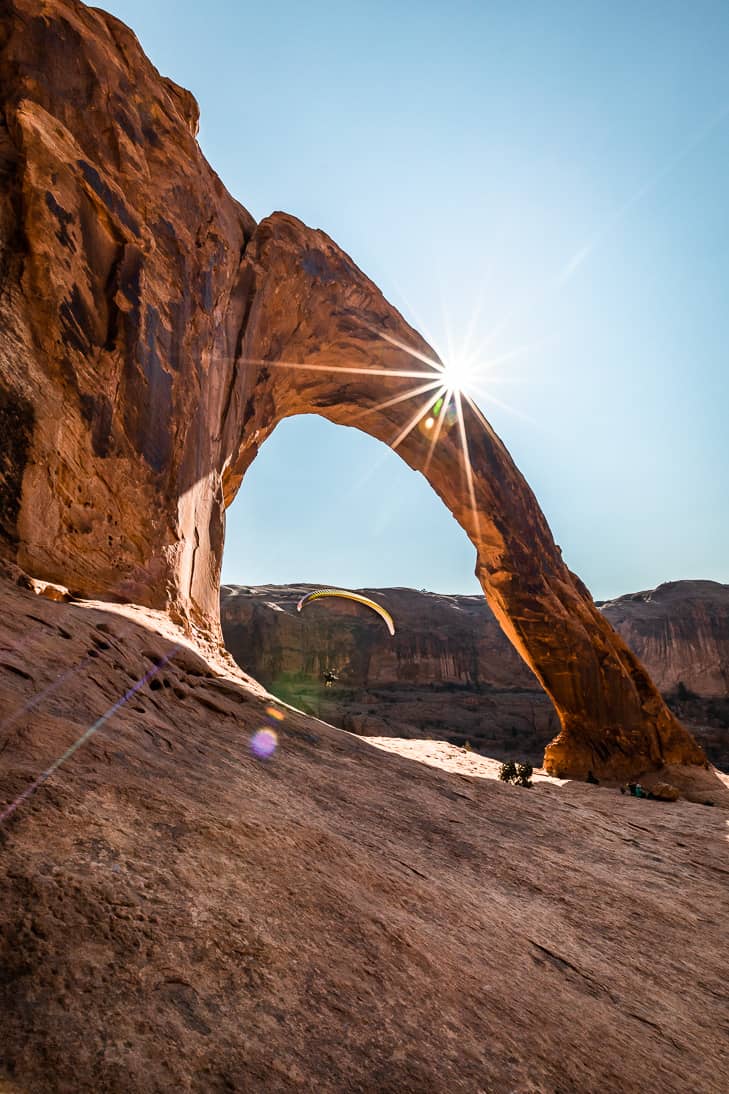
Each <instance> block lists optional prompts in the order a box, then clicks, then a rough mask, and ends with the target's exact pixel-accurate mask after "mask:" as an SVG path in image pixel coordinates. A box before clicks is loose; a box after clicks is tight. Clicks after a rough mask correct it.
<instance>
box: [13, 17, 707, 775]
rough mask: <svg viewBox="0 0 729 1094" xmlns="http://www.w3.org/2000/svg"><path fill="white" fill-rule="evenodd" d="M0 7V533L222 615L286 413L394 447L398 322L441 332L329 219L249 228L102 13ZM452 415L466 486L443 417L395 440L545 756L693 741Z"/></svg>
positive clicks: (503, 472)
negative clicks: (548, 732)
mask: <svg viewBox="0 0 729 1094" xmlns="http://www.w3.org/2000/svg"><path fill="white" fill-rule="evenodd" d="M0 14H2V17H3V18H2V27H3V29H2V40H1V42H0V80H1V85H2V103H1V104H0V108H1V110H2V122H1V124H0V173H1V174H2V198H1V199H0V239H1V240H2V242H1V244H0V293H1V301H2V304H1V307H2V327H1V328H0V361H2V384H1V386H0V424H2V435H3V438H4V441H3V444H4V447H3V451H2V456H1V458H0V498H1V500H2V506H1V511H2V519H1V520H0V531H1V538H2V552H3V554H4V555H5V556H6V557H9V558H11V559H12V560H13V561H15V562H17V563H18V564H19V565H20V566H21V567H23V568H24V569H25V570H27V571H29V572H31V573H33V574H34V575H37V576H40V577H44V578H49V579H52V580H56V581H61V582H63V583H64V584H67V585H69V586H70V587H71V588H72V589H73V590H74V591H75V592H77V593H79V594H81V595H96V596H103V597H108V598H116V599H128V600H133V601H136V602H138V603H141V604H144V605H147V606H151V607H163V608H165V609H166V610H168V611H169V612H170V613H171V614H172V615H173V617H174V618H176V619H177V620H182V621H185V622H186V623H188V624H189V625H190V626H191V627H193V628H198V629H199V630H200V631H202V632H204V633H206V634H208V635H209V634H211V633H212V634H213V635H217V634H219V620H218V610H219V609H218V587H219V573H220V562H221V556H222V548H223V534H224V510H225V507H226V505H227V504H229V503H230V501H231V500H232V499H233V497H234V496H235V492H236V490H237V488H238V486H239V484H240V482H241V480H242V476H243V475H244V473H245V470H246V468H247V467H248V466H249V464H250V462H251V461H252V459H253V458H254V457H255V455H256V452H257V451H258V448H259V447H260V445H261V444H262V443H263V441H264V440H265V438H266V437H267V436H268V435H269V434H270V433H271V431H272V430H273V429H274V428H275V426H276V424H277V422H279V421H280V420H281V419H282V418H284V417H286V416H288V415H292V414H298V413H305V412H308V413H311V412H314V413H318V414H321V415H323V416H325V417H327V418H328V419H330V420H331V421H333V422H336V423H339V424H342V425H355V426H357V427H358V428H361V429H363V430H366V431H367V432H368V433H370V434H372V435H373V436H375V437H378V438H379V439H380V440H382V441H384V442H385V443H388V444H390V443H392V442H393V441H394V439H395V437H397V436H399V435H400V433H401V431H402V430H403V428H404V427H405V426H406V425H407V424H408V422H409V420H410V419H411V417H412V414H413V410H412V403H411V402H410V401H404V402H393V401H392V400H393V399H394V398H395V397H396V396H397V395H399V394H402V393H404V392H405V390H407V388H408V385H412V380H411V379H407V378H404V377H402V376H399V375H397V373H398V372H400V371H403V370H407V369H410V370H412V367H413V361H412V358H411V356H410V355H409V354H407V353H405V352H404V351H403V350H402V349H401V348H399V346H398V345H397V344H396V343H397V342H400V343H404V344H406V345H407V346H409V347H412V348H413V349H415V350H416V351H417V352H419V353H421V354H423V355H425V356H427V357H430V358H432V357H433V351H432V350H431V349H430V347H428V346H427V344H426V343H425V342H424V341H423V340H422V338H420V336H419V335H418V334H417V332H415V331H414V330H412V329H411V328H410V327H409V326H408V325H407V323H405V321H404V320H403V318H402V317H401V316H400V315H399V314H398V312H397V311H396V310H395V309H394V308H392V307H391V306H390V305H389V304H388V303H387V301H386V300H385V299H384V298H383V297H382V295H381V293H380V292H379V291H378V289H377V288H376V286H375V285H373V284H372V282H371V281H369V280H368V279H367V278H366V277H365V276H364V274H362V273H361V271H359V270H358V269H357V267H356V266H355V265H354V263H353V262H352V261H351V259H349V258H348V256H347V255H345V254H344V253H343V252H342V251H341V250H340V249H339V248H338V247H337V246H336V244H334V243H333V242H332V241H331V240H330V239H329V238H328V237H327V236H326V235H325V234H324V233H322V232H319V231H313V230H311V229H309V228H307V227H306V226H305V225H303V224H301V223H300V222H299V221H298V220H296V219H295V218H293V217H290V216H286V215H284V214H280V213H277V214H275V215H274V216H272V217H270V218H268V219H267V220H265V221H264V222H262V223H261V224H260V225H258V226H256V225H255V224H254V222H253V220H252V218H251V217H250V215H249V214H248V213H247V212H246V211H245V210H244V209H243V208H242V207H241V206H240V205H238V204H237V203H236V202H235V201H234V200H233V199H232V198H231V197H230V195H229V194H228V193H227V192H226V191H225V189H224V187H223V186H222V184H221V183H220V181H219V179H218V178H217V177H216V175H215V174H214V172H213V171H212V170H211V169H210V167H209V166H208V164H207V163H206V161H205V160H204V158H203V156H202V154H201V152H200V149H199V147H198V145H197V143H196V141H195V132H196V126H197V108H196V106H195V103H194V101H193V99H192V97H191V96H190V94H189V93H188V92H186V91H183V90H182V89H180V88H179V87H177V85H175V84H173V83H172V82H171V81H169V80H166V79H164V78H162V77H161V76H160V75H159V73H157V71H156V70H155V69H154V68H153V66H152V65H151V64H150V63H149V61H148V60H147V59H146V57H145V56H144V54H143V53H142V50H141V48H140V47H139V44H138V42H137V40H136V38H135V37H134V35H133V34H132V33H131V31H129V30H128V29H127V28H126V27H124V26H123V25H122V24H121V23H120V22H119V21H118V20H116V19H114V18H112V17H111V16H108V15H106V14H104V13H103V12H100V11H98V10H96V9H92V8H87V7H85V6H84V5H82V4H80V3H78V2H76V0H48V2H46V3H44V4H43V5H39V4H38V3H36V2H35V0H2V3H0ZM384 335H387V337H388V338H389V339H393V340H394V341H386V340H385V339H384V337H383V336H384ZM282 360H283V361H289V362H296V363H298V364H300V365H302V364H303V365H305V366H306V370H305V371H300V370H295V369H291V368H282V367H279V366H278V365H277V364H276V362H280V361H282ZM353 365H355V366H357V367H360V368H362V369H363V370H365V371H364V373H363V374H361V375H358V374H354V373H351V372H347V371H345V367H352V366H353ZM426 367H427V366H426ZM383 397H384V404H383ZM465 418H466V421H465V425H466V431H467V434H468V437H469V446H470V459H471V462H472V466H473V483H472V489H470V488H469V486H468V484H467V481H466V476H465V475H464V473H463V456H462V441H461V437H460V435H459V431H458V430H457V429H453V430H451V431H450V432H446V431H444V433H443V435H442V437H441V439H440V441H439V443H438V445H437V447H436V450H435V455H434V458H433V459H432V461H431V462H430V463H429V464H427V455H428V442H427V440H426V438H424V437H423V435H422V434H421V433H420V431H418V430H417V429H416V430H413V431H412V432H411V433H410V434H409V435H408V436H407V437H406V438H405V439H404V440H403V442H402V444H401V445H400V447H399V449H398V451H399V452H400V454H401V455H402V457H403V458H404V459H405V460H406V462H407V463H408V464H409V465H410V466H411V467H414V468H416V469H418V470H420V471H422V472H423V473H424V474H425V475H426V477H427V478H428V480H429V482H430V483H431V485H432V486H433V489H434V490H435V491H436V492H437V493H438V494H439V495H440V497H441V498H442V499H443V501H444V503H445V504H446V505H447V507H448V508H449V509H450V511H451V512H452V513H453V515H454V516H455V518H456V519H457V520H458V521H459V523H460V524H461V526H462V527H463V529H464V531H465V533H466V534H467V535H468V536H469V538H470V539H471V540H472V542H473V543H474V545H475V547H476V550H477V556H478V563H477V573H478V576H479V579H480V581H481V584H482V586H483V589H484V593H485V595H486V598H487V600H488V601H489V604H490V606H491V608H492V610H493V611H494V614H495V615H496V618H497V619H498V621H499V623H500V624H501V626H502V627H503V628H504V630H505V632H506V633H507V635H508V637H509V638H510V639H511V641H512V643H513V644H514V646H515V647H516V649H517V650H518V652H519V653H520V654H521V655H522V657H524V659H525V660H526V661H527V663H528V664H529V665H530V667H531V668H532V670H533V671H534V673H535V674H536V675H537V677H538V678H539V680H540V681H541V682H542V684H543V686H544V687H545V689H546V690H547V692H548V693H549V694H550V696H551V697H552V699H553V701H554V704H555V707H556V708H557V710H558V712H559V716H560V719H561V722H562V732H561V733H560V735H559V737H558V738H557V739H556V740H555V741H554V742H553V743H552V744H551V745H550V746H549V748H548V750H547V754H546V762H547V765H548V767H549V768H550V769H551V770H553V771H555V772H561V773H572V774H577V775H580V774H584V773H586V771H587V770H588V769H589V768H592V769H593V770H595V771H596V772H600V773H605V774H608V773H612V774H623V773H628V772H632V771H635V770H636V769H637V768H641V767H646V766H648V767H657V766H660V765H661V764H662V763H663V762H694V763H700V762H702V761H703V755H702V753H701V751H700V749H699V748H698V747H697V745H696V744H695V742H694V741H693V739H692V738H691V737H690V735H689V734H688V733H687V732H686V731H685V730H684V729H683V727H682V726H681V725H680V724H679V723H678V722H677V721H676V719H675V718H674V717H673V716H672V715H671V713H670V712H669V711H668V710H667V708H666V707H665V705H664V703H663V701H662V699H661V698H660V695H659V694H658V692H657V691H656V689H655V687H654V686H653V684H652V682H651V680H650V678H649V677H648V675H647V673H646V672H645V670H644V668H643V667H642V665H641V664H640V663H639V662H638V661H637V659H636V658H635V656H634V655H633V654H632V653H631V652H630V651H629V650H628V648H627V647H626V646H625V644H624V643H623V642H622V640H621V639H620V638H619V637H618V636H617V635H616V634H615V632H614V631H613V630H612V628H611V627H610V626H609V624H608V623H607V622H606V621H605V619H604V618H603V617H602V616H601V615H600V613H599V611H598V610H597V608H596V607H595V606H594V604H593V603H592V600H591V598H590V596H589V594H588V592H587V590H586V589H585V588H584V586H583V585H582V584H581V582H580V581H579V579H578V578H576V577H575V576H574V575H573V574H571V573H570V571H569V570H568V569H567V567H566V566H565V565H564V563H563V562H562V559H561V557H560V553H559V551H558V549H557V548H556V547H555V544H554V541H553V539H552V536H551V533H550V531H549V528H548V527H547V524H546V521H545V519H544V516H543V515H542V513H541V511H540V509H539V506H538V505H537V502H536V500H535V498H534V496H533V494H532V493H531V491H530V489H529V487H528V485H527V483H526V482H525V481H524V479H523V477H522V476H521V475H520V473H519V471H518V470H517V468H516V467H515V466H514V463H513V461H512V460H511V458H510V456H509V454H508V452H507V451H506V449H505V447H504V445H503V444H502V442H501V441H500V440H499V438H498V437H497V436H496V435H495V434H494V433H493V431H492V430H491V429H490V427H489V426H488V424H487V423H486V422H485V421H484V420H483V419H481V418H480V417H478V416H477V415H475V414H474V413H472V412H471V410H470V409H469V408H466V415H465Z"/></svg>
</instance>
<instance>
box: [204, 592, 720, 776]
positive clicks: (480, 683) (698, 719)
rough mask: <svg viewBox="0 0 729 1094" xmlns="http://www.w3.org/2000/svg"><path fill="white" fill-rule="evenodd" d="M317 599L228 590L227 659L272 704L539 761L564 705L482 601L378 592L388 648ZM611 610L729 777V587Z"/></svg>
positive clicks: (358, 613) (361, 728) (362, 617)
mask: <svg viewBox="0 0 729 1094" xmlns="http://www.w3.org/2000/svg"><path fill="white" fill-rule="evenodd" d="M311 588H313V586H273V585H271V586H262V587H258V588H254V589H251V588H248V587H240V586H223V587H222V589H221V620H222V625H223V633H224V636H225V641H226V645H227V647H228V649H229V650H230V652H231V653H232V654H233V656H234V657H235V659H236V661H237V662H238V663H239V664H240V665H241V666H242V667H243V668H244V669H245V670H246V671H247V672H250V673H251V675H252V676H254V677H255V678H256V679H257V680H260V681H261V682H262V683H263V684H265V686H266V687H268V688H270V689H271V690H272V691H273V692H274V694H276V695H279V696H280V697H281V698H283V699H285V700H287V701H288V702H291V703H293V704H294V705H296V706H298V707H299V708H300V709H303V710H307V711H309V712H310V713H314V714H317V715H319V716H321V717H324V718H326V720H327V721H329V722H331V723H332V724H334V725H338V726H341V727H342V728H343V729H348V730H353V731H355V732H357V733H363V734H365V735H367V736H370V735H373V734H380V735H389V736H395V737H433V738H441V739H445V740H448V741H452V742H454V743H457V744H463V743H464V742H465V741H469V742H470V744H471V745H472V746H473V747H474V748H477V749H479V750H481V751H483V752H485V753H486V754H487V755H489V756H498V757H502V758H507V757H515V758H516V757H518V758H523V759H528V760H530V761H531V762H532V763H534V764H540V763H541V761H542V756H543V753H544V748H545V746H546V745H547V744H548V742H549V740H550V739H551V738H552V737H553V736H554V732H555V725H556V723H555V712H554V708H553V706H552V704H551V703H550V702H549V699H548V697H547V696H546V695H545V693H544V691H543V690H542V688H541V687H540V685H539V681H538V680H536V678H535V677H534V676H533V674H532V673H530V672H529V670H528V669H527V668H526V666H525V664H524V662H523V661H522V660H521V659H520V658H518V657H517V656H516V654H515V652H514V649H513V647H512V646H511V644H510V643H509V642H508V641H507V640H506V638H505V636H504V634H503V632H502V631H501V628H500V627H499V626H498V624H497V623H496V620H495V619H494V616H493V613H492V612H491V611H490V609H489V607H488V604H487V603H486V602H485V600H483V598H481V597H478V596H444V595H440V594H437V593H428V592H417V591H416V590H414V589H369V590H366V592H367V594H368V595H370V596H372V597H374V599H375V600H379V601H380V602H381V603H383V604H385V605H386V606H387V607H388V609H389V610H390V611H391V612H392V613H393V615H394V616H395V619H396V620H397V631H396V634H395V637H394V638H390V636H389V634H388V633H387V631H386V629H385V628H384V627H383V626H382V624H381V623H380V622H379V620H377V619H376V618H375V617H374V616H371V614H370V613H369V612H368V611H367V610H366V609H362V608H357V607H352V606H351V605H348V604H347V603H346V602H340V601H336V602H332V601H328V602H326V603H323V604H321V603H320V604H312V605H310V606H309V607H308V608H307V609H306V611H305V612H304V613H303V614H301V615H299V614H297V612H296V603H297V601H298V600H299V598H300V597H301V596H303V595H304V593H305V592H308V591H310V589H311ZM602 610H603V611H604V613H605V614H606V615H607V617H608V618H609V619H610V621H611V623H612V624H613V626H614V627H615V628H616V630H618V631H619V632H620V634H621V635H622V637H623V638H624V639H625V641H626V642H627V643H628V645H629V646H631V648H633V650H634V652H635V653H636V654H638V656H639V657H640V658H641V660H642V661H643V662H644V663H645V664H646V666H647V668H648V670H649V671H650V673H651V675H652V677H653V679H654V680H656V681H659V682H660V684H661V686H662V689H663V691H664V694H665V695H666V697H667V699H668V702H669V703H670V704H671V706H672V707H673V709H674V710H675V711H676V712H677V713H678V715H679V717H680V718H681V720H682V721H683V722H684V724H687V725H689V726H690V728H691V730H692V732H693V733H694V734H695V735H696V737H697V738H698V740H699V741H700V743H701V744H702V746H703V747H704V749H705V751H706V752H707V755H708V756H709V758H710V760H711V761H712V762H713V763H715V764H717V765H718V766H719V767H721V768H726V767H729V685H727V683H726V680H727V677H728V676H729V587H727V586H725V585H720V584H718V583H716V582H711V581H706V582H698V581H681V582H674V583H672V584H671V585H669V586H666V585H662V586H660V587H659V588H658V589H654V590H652V591H650V592H643V593H635V594H631V595H629V596H623V597H620V598H618V599H617V600H614V601H611V602H610V603H609V604H605V605H604V606H603V608H602ZM327 669H332V670H334V671H335V672H336V673H337V675H338V676H339V681H338V682H337V684H336V685H335V686H334V687H333V688H331V689H328V688H325V687H324V686H323V682H322V674H323V673H324V672H325V671H326V670H327ZM679 683H680V684H681V685H682V687H681V689H678V685H679ZM677 689H678V690H677ZM692 693H695V694H692Z"/></svg>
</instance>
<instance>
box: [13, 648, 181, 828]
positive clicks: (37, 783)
mask: <svg viewBox="0 0 729 1094" xmlns="http://www.w3.org/2000/svg"><path fill="white" fill-rule="evenodd" d="M179 649H180V646H173V647H172V649H171V650H170V652H169V653H167V654H166V655H165V656H164V657H162V658H161V659H160V660H159V661H157V663H156V664H155V665H153V666H152V668H151V669H150V670H149V672H146V673H145V674H144V676H143V677H142V678H141V679H140V680H137V682H136V684H133V685H132V686H131V687H130V688H129V690H128V691H127V692H126V693H125V694H124V695H122V697H121V699H117V701H116V702H115V703H114V705H113V706H111V707H109V709H108V710H107V711H105V713H104V714H102V715H101V717H100V718H97V720H96V721H95V722H94V724H93V725H92V726H89V728H88V729H87V730H86V731H85V732H84V733H82V734H81V736H80V737H79V738H77V740H75V741H74V742H73V744H72V745H70V747H69V748H67V749H66V751H65V752H64V753H63V755H62V756H59V757H58V759H57V760H54V761H53V763H52V764H51V766H50V767H47V768H46V770H45V771H43V772H41V774H40V775H39V776H38V778H37V779H34V781H33V782H32V783H31V784H30V786H28V787H27V788H26V789H25V790H24V791H23V793H22V794H20V795H19V796H18V797H17V798H16V799H15V801H13V802H10V804H9V805H7V806H6V807H5V809H3V811H2V812H0V824H4V823H5V821H6V820H7V819H8V817H10V816H12V814H13V813H14V812H15V810H16V809H17V808H18V807H19V806H21V805H22V804H23V802H25V801H27V800H28V798H30V797H31V796H32V795H33V794H35V792H36V790H39V789H40V787H41V786H43V783H44V782H46V781H47V780H48V779H50V777H51V775H53V774H54V773H55V772H56V771H58V769H59V767H61V766H62V764H65V762H66V760H69V759H70V758H71V756H73V754H74V752H76V751H77V750H78V749H79V748H81V746H82V745H84V744H86V742H87V741H88V740H90V739H91V738H92V737H93V735H94V734H95V733H96V732H97V731H98V730H100V729H101V727H102V726H103V725H104V724H105V723H106V722H108V721H109V719H110V718H113V717H114V715H115V714H116V712H117V711H118V710H121V708H122V707H123V706H124V704H125V703H126V702H128V701H129V700H130V699H131V698H132V697H133V696H134V695H136V694H137V692H138V691H139V690H140V689H141V688H143V687H144V685H145V684H147V683H149V681H150V680H151V679H152V678H153V677H155V676H156V675H157V673H158V672H160V670H161V669H163V668H164V667H165V665H166V664H168V662H170V661H171V660H172V658H173V657H174V656H175V654H176V653H177V651H178V650H179Z"/></svg>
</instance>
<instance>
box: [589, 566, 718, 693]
mask: <svg viewBox="0 0 729 1094" xmlns="http://www.w3.org/2000/svg"><path fill="white" fill-rule="evenodd" d="M601 610H602V613H603V615H604V616H605V617H606V619H608V620H609V621H610V622H611V623H612V625H613V626H614V627H615V629H616V630H617V631H619V632H620V634H621V635H622V636H623V638H624V639H625V641H626V642H627V643H628V645H629V646H630V648H631V649H632V650H633V651H634V652H635V653H636V654H637V655H638V657H640V659H641V661H642V662H643V664H644V665H645V666H646V667H647V669H648V671H649V672H650V674H651V677H652V678H653V681H654V683H655V684H656V685H657V686H658V687H659V688H660V690H661V691H662V692H663V693H664V694H669V693H673V692H676V691H677V690H678V688H679V686H680V685H681V684H683V687H684V689H685V690H687V691H690V692H693V693H694V694H695V695H696V696H697V697H699V698H704V699H714V698H726V697H727V696H729V585H721V584H720V583H719V582H718V581H671V582H668V583H666V584H665V585H659V586H658V588H657V589H648V590H646V591H645V592H640V593H630V594H629V595H628V596H619V597H618V598H617V599H616V600H609V601H606V602H605V603H604V604H602V605H601Z"/></svg>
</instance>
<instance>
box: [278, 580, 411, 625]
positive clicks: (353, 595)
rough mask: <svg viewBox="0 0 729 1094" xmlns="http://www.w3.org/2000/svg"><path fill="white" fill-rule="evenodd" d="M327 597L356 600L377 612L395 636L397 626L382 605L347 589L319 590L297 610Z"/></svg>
mask: <svg viewBox="0 0 729 1094" xmlns="http://www.w3.org/2000/svg"><path fill="white" fill-rule="evenodd" d="M325 596H339V597H343V599H344V600H354V601H356V602H357V603H358V604H364V606H365V607H366V608H371V609H372V611H373V612H377V614H378V615H379V617H380V619H382V620H383V622H384V623H385V625H386V627H387V629H388V631H389V632H390V634H391V635H394V634H395V624H394V622H393V619H392V616H391V615H390V613H389V612H388V611H387V609H386V608H383V607H382V605H381V604H377V603H376V602H375V601H374V600H370V598H369V597H368V596H362V595H361V594H360V593H350V592H347V590H346V589H317V590H316V591H315V592H313V593H308V594H307V595H306V596H302V598H301V600H300V601H299V603H298V604H297V605H296V610H297V611H298V612H300V611H301V609H302V608H303V607H304V605H305V604H310V603H311V601H312V600H319V599H321V598H322V597H325Z"/></svg>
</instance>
